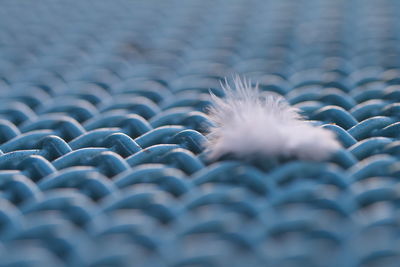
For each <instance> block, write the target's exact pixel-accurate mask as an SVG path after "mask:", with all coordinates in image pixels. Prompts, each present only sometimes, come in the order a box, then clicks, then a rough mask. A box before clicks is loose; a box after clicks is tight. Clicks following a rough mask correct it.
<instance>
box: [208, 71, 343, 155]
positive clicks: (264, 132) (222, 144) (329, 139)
mask: <svg viewBox="0 0 400 267" xmlns="http://www.w3.org/2000/svg"><path fill="white" fill-rule="evenodd" d="M233 85H234V87H232V86H231V85H229V83H228V82H227V81H226V80H225V83H221V86H222V90H223V92H224V94H225V96H224V97H222V98H220V97H217V96H215V95H212V106H211V107H210V108H209V112H208V113H209V117H210V120H211V122H212V124H213V126H211V127H210V129H209V130H210V131H209V134H208V138H209V141H210V142H209V143H208V145H207V150H208V152H209V155H210V157H211V158H218V157H221V156H223V155H226V154H230V155H233V156H235V157H239V158H240V157H252V156H254V157H259V156H264V157H279V158H291V157H295V158H299V159H304V160H324V159H327V158H329V157H330V156H331V154H332V153H333V152H335V151H337V150H338V149H340V147H341V146H340V144H339V142H338V141H337V140H336V137H335V134H334V133H333V132H331V131H329V130H327V129H324V128H321V127H316V126H313V125H311V124H310V123H309V122H307V121H305V120H304V119H303V118H302V116H301V115H300V114H299V110H298V109H296V108H294V107H292V106H290V105H289V103H288V102H287V101H286V100H285V99H284V98H283V97H281V96H279V95H277V94H273V93H267V94H262V93H260V91H259V89H258V85H256V86H252V85H251V82H250V81H249V80H246V79H241V78H240V77H239V76H237V77H235V78H234V80H233Z"/></svg>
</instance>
